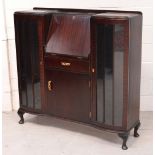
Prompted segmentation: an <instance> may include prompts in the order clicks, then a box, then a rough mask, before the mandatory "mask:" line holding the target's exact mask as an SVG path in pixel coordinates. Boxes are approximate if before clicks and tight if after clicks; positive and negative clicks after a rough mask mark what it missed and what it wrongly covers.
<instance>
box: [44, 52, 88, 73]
mask: <svg viewBox="0 0 155 155" xmlns="http://www.w3.org/2000/svg"><path fill="white" fill-rule="evenodd" d="M45 68H47V69H50V68H51V69H52V68H56V69H59V70H65V71H70V72H73V73H84V74H88V73H89V61H88V60H86V59H83V58H70V57H66V56H58V55H46V56H45Z"/></svg>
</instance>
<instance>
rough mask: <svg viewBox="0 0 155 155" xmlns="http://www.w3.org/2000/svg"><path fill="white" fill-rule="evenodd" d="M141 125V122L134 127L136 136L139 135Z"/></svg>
mask: <svg viewBox="0 0 155 155" xmlns="http://www.w3.org/2000/svg"><path fill="white" fill-rule="evenodd" d="M139 127H140V122H139V123H138V124H137V125H136V126H135V128H134V137H139V134H138V132H137V131H138V129H139Z"/></svg>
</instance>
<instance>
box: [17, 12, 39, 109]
mask: <svg viewBox="0 0 155 155" xmlns="http://www.w3.org/2000/svg"><path fill="white" fill-rule="evenodd" d="M29 19H30V18H26V19H24V17H23V18H21V17H20V18H19V17H18V16H16V15H15V31H16V48H17V67H18V81H19V93H20V105H21V107H24V108H28V109H35V110H40V109H41V99H40V68H39V43H38V25H39V24H38V20H29Z"/></svg>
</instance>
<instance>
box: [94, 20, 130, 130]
mask: <svg viewBox="0 0 155 155" xmlns="http://www.w3.org/2000/svg"><path fill="white" fill-rule="evenodd" d="M94 30H95V32H94V34H95V36H96V38H95V42H94V44H95V50H94V53H95V55H96V60H94V61H95V64H94V66H96V67H95V68H96V75H93V76H94V78H95V81H96V84H94V85H93V87H95V85H96V87H95V88H93V89H96V90H95V93H94V95H95V94H96V95H95V99H94V100H95V104H93V105H95V107H94V109H95V110H96V111H95V113H94V114H95V116H94V118H95V121H96V122H98V123H100V124H103V125H105V126H107V127H123V126H124V118H125V106H126V105H125V98H124V90H125V89H126V88H125V87H124V77H125V76H124V75H125V74H124V69H125V68H124V65H125V59H124V58H125V53H126V49H127V48H126V47H127V46H126V45H127V38H128V36H127V35H128V33H127V32H128V30H127V25H126V23H125V22H124V23H123V22H120V23H119V22H118V21H117V23H115V22H113V21H110V22H109V23H108V21H106V22H105V23H104V22H102V23H97V24H95V26H94Z"/></svg>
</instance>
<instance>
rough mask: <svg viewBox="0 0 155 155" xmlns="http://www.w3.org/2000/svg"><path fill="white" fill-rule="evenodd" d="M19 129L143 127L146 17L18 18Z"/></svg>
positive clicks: (44, 14) (54, 13)
mask: <svg viewBox="0 0 155 155" xmlns="http://www.w3.org/2000/svg"><path fill="white" fill-rule="evenodd" d="M14 21H15V38H16V51H17V68H18V86H19V98H20V108H19V110H18V114H19V116H20V121H19V123H20V124H23V123H24V117H23V115H24V113H32V114H49V115H51V116H55V117H58V118H62V119H66V120H71V121H75V122H77V123H78V122H82V123H84V124H86V125H91V126H93V127H96V128H99V129H101V130H102V129H104V130H105V129H106V130H108V131H112V132H116V133H118V135H119V136H120V137H121V138H122V139H123V144H122V149H124V150H126V149H127V145H126V142H127V139H128V136H129V133H130V131H131V130H132V129H133V128H134V136H135V137H138V136H139V134H138V133H137V130H138V128H139V126H140V120H139V106H140V74H141V38H142V36H141V35H142V14H141V12H137V11H117V10H80V9H56V8H55V9H53V8H34V9H33V10H30V11H18V12H15V14H14Z"/></svg>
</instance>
